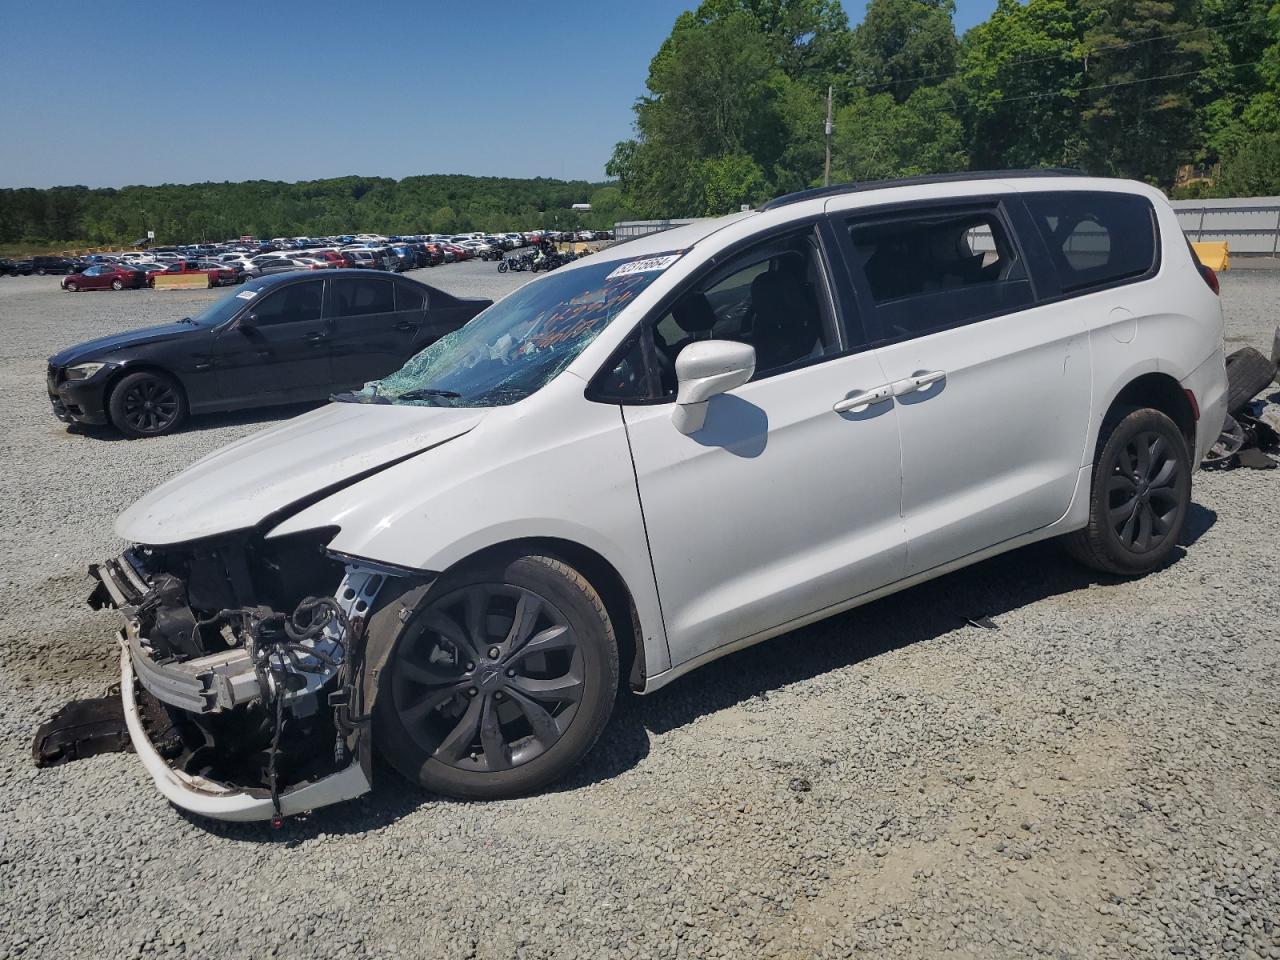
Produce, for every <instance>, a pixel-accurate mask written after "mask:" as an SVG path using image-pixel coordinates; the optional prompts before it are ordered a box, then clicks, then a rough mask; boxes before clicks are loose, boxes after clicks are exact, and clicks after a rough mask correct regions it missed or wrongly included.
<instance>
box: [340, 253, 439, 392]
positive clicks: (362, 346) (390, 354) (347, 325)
mask: <svg viewBox="0 0 1280 960" xmlns="http://www.w3.org/2000/svg"><path fill="white" fill-rule="evenodd" d="M398 292H399V291H398V285H397V284H396V283H395V282H394V281H392V280H391V278H389V277H387V278H383V277H335V278H334V279H333V280H331V281H330V282H329V305H328V308H327V309H328V315H329V317H330V321H331V326H332V328H333V338H334V340H333V377H334V383H335V389H339V390H353V389H356V388H358V387H361V386H363V385H364V384H365V383H367V382H368V381H370V380H377V379H379V378H380V377H385V376H386V375H387V374H389V373H393V372H395V371H396V370H398V369H400V366H401V365H402V364H403V363H404V362H405V360H407V359H409V355H410V354H411V353H412V352H413V344H414V338H415V337H416V336H417V334H418V329H419V326H420V325H421V323H422V300H423V298H422V296H419V297H418V301H417V306H416V309H415V308H414V305H413V304H412V303H410V302H409V301H410V299H411V298H410V297H409V296H408V291H406V292H405V293H402V294H400V297H399V298H398V299H399V300H400V301H404V302H397V293H398ZM400 308H403V309H400Z"/></svg>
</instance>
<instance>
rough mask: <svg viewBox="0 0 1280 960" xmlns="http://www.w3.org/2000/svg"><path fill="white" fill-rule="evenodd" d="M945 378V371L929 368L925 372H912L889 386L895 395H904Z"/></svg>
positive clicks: (926, 387)
mask: <svg viewBox="0 0 1280 960" xmlns="http://www.w3.org/2000/svg"><path fill="white" fill-rule="evenodd" d="M945 379H947V371H945V370H930V371H928V372H927V373H923V372H922V373H914V374H912V375H911V376H909V377H907V378H906V379H905V380H895V381H893V383H891V384H889V386H890V387H891V388H892V389H893V395H894V396H895V397H905V396H906V395H907V394H908V393H915V392H916V391H917V390H927V389H928V388H929V387H931V386H933V385H934V384H935V383H940V382H941V381H943V380H945Z"/></svg>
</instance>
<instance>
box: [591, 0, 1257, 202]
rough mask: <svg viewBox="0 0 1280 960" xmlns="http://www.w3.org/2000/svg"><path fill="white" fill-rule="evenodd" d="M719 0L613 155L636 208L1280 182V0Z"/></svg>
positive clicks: (688, 30)
mask: <svg viewBox="0 0 1280 960" xmlns="http://www.w3.org/2000/svg"><path fill="white" fill-rule="evenodd" d="M954 8H955V5H954V2H953V0H871V2H870V3H869V4H868V7H867V12H866V17H865V19H864V20H863V22H862V23H860V24H858V25H857V26H855V27H852V28H851V27H850V26H849V23H848V19H847V17H846V16H845V13H844V10H843V8H842V7H841V6H840V4H839V2H838V0H704V2H703V3H702V4H701V6H699V7H698V8H697V9H696V10H694V11H690V12H686V13H683V14H681V15H680V16H679V17H678V18H677V20H676V22H675V26H674V28H673V29H672V31H671V35H670V36H669V37H668V38H667V39H666V41H665V42H664V43H663V44H662V46H661V48H660V49H659V50H658V52H657V54H656V55H655V56H654V58H653V60H652V62H651V64H650V66H649V75H648V79H647V89H648V92H647V93H646V95H645V96H643V97H641V98H640V99H639V100H638V101H637V102H636V104H635V130H636V135H635V137H634V138H633V139H630V140H627V141H624V142H622V143H619V144H618V145H617V146H616V148H615V150H614V153H613V157H612V159H611V161H610V162H609V165H608V167H607V171H608V173H609V174H610V175H611V176H612V177H615V178H617V180H618V183H619V186H620V188H621V191H622V201H623V203H624V205H625V208H626V209H627V211H628V212H629V213H632V214H635V215H639V216H646V217H659V216H678V215H697V214H703V215H710V214H718V213H725V212H729V211H733V210H736V209H738V206H739V205H740V204H743V203H757V202H759V201H760V200H762V199H765V198H768V197H770V196H775V195H777V194H779V193H785V192H789V191H792V190H798V189H802V188H804V187H809V186H814V185H817V184H820V183H822V178H823V164H824V159H825V157H824V147H825V141H824V120H825V113H826V97H827V91H828V88H830V89H831V91H832V95H833V101H834V134H833V136H832V151H831V154H832V155H831V179H832V182H841V181H849V180H858V181H864V180H877V179H883V178H888V177H899V176H910V175H913V174H924V173H942V172H954V171H963V170H970V169H1004V168H1018V167H1040V166H1067V167H1076V168H1081V169H1084V170H1087V171H1089V172H1092V173H1097V174H1102V175H1107V176H1122V177H1131V178H1135V179H1139V180H1144V181H1147V182H1149V183H1153V184H1156V185H1158V186H1161V187H1163V188H1165V189H1166V190H1170V191H1171V192H1173V190H1174V187H1175V180H1176V178H1177V171H1178V169H1179V167H1180V166H1182V165H1195V166H1198V167H1204V168H1206V169H1208V170H1210V171H1212V172H1213V174H1214V175H1213V177H1212V181H1211V182H1209V181H1208V180H1205V179H1199V180H1197V181H1195V182H1192V183H1187V182H1186V181H1185V179H1184V185H1183V186H1181V187H1180V188H1179V189H1178V191H1177V192H1178V193H1180V194H1183V195H1195V194H1202V195H1217V196H1248V195H1260V194H1280V3H1276V2H1273V0H1026V2H1022V0H998V3H997V6H996V9H995V11H994V12H993V13H992V15H991V17H990V18H989V19H988V20H986V21H985V22H984V23H981V24H978V25H977V26H975V27H973V28H971V29H970V30H968V31H966V32H965V33H964V34H963V36H957V35H956V33H955V29H954V26H953V20H952V18H953V14H954Z"/></svg>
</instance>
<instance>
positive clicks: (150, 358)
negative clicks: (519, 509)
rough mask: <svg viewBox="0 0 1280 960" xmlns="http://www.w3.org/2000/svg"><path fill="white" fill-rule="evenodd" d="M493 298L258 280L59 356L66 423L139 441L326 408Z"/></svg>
mask: <svg viewBox="0 0 1280 960" xmlns="http://www.w3.org/2000/svg"><path fill="white" fill-rule="evenodd" d="M491 302H492V301H490V300H478V299H477V300H471V299H459V298H457V297H452V296H450V295H449V294H447V293H445V292H444V291H442V290H437V289H435V288H434V287H428V286H426V285H425V284H421V283H417V282H415V281H413V280H409V279H406V278H404V277H392V276H388V275H387V274H385V273H380V272H378V271H373V270H344V271H342V272H341V273H340V274H337V273H335V275H333V276H316V275H315V274H314V273H286V274H278V275H276V276H270V277H262V278H260V279H257V280H250V281H249V282H248V283H246V284H245V285H244V286H243V287H242V288H241V289H240V290H239V291H238V292H237V293H235V294H232V295H230V296H228V297H225V298H224V299H221V300H217V301H215V302H214V303H212V304H210V305H209V307H208V308H207V309H206V310H204V311H203V312H202V313H200V314H197V315H196V316H194V317H185V318H183V319H182V320H178V321H177V322H175V323H170V324H166V325H163V326H159V327H148V328H145V329H142V330H132V331H129V332H128V333H120V334H115V335H114V336H109V337H101V338H99V339H97V340H90V341H88V342H87V343H82V344H79V345H77V346H74V347H69V348H67V349H66V350H63V351H62V352H61V353H57V354H55V355H54V356H52V357H50V358H49V372H48V389H49V400H50V402H51V403H52V404H53V412H54V415H55V416H56V417H57V418H58V419H59V420H61V421H63V422H64V423H87V424H100V425H101V424H111V425H113V426H115V427H116V428H117V429H118V430H120V431H121V432H122V433H124V434H126V435H127V436H130V437H151V436H158V435H159V434H162V433H168V432H169V431H171V430H173V429H174V428H176V427H177V426H178V425H179V424H180V423H182V421H183V420H184V419H186V417H187V415H188V414H193V413H208V412H213V411H219V410H241V409H244V408H247V407H265V406H268V405H271V404H280V403H298V402H303V401H308V400H322V399H324V398H325V397H328V396H329V395H330V394H332V393H336V392H340V391H343V390H351V389H355V388H357V387H359V386H361V385H363V384H364V383H366V382H367V381H369V380H376V379H378V378H380V377H384V376H386V375H387V374H389V373H392V372H393V371H395V370H398V369H399V368H400V367H401V366H403V364H404V362H405V361H406V360H408V359H409V358H410V357H411V356H413V355H414V354H415V353H417V352H418V351H419V350H421V349H423V348H424V347H426V346H428V345H429V344H431V343H434V342H435V341H436V340H438V339H439V338H440V337H442V336H444V335H445V334H446V333H451V332H452V331H454V330H456V329H458V328H459V327H461V326H462V325H463V324H464V323H466V322H467V321H468V320H470V319H471V318H472V317H474V316H475V315H476V314H477V313H479V312H480V311H481V310H483V309H484V308H485V307H487V306H489V304H490V303H491Z"/></svg>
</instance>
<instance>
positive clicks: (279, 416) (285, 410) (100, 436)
mask: <svg viewBox="0 0 1280 960" xmlns="http://www.w3.org/2000/svg"><path fill="white" fill-rule="evenodd" d="M327 402H328V401H327V400H315V401H311V402H309V403H289V404H281V405H280V406H278V407H266V408H263V409H260V410H236V411H234V412H232V413H201V414H197V415H195V416H193V417H190V418H188V420H187V422H186V423H184V424H182V425H181V426H180V427H179V428H178V429H177V430H175V431H173V433H171V434H167V436H171V437H177V436H181V435H182V434H184V433H199V432H200V431H202V430H216V429H218V428H220V427H240V426H252V425H254V424H259V423H263V424H267V423H275V422H277V421H280V420H288V419H290V418H292V417H296V416H298V415H300V414H303V413H306V412H307V411H309V410H314V409H316V408H317V407H321V406H323V405H324V404H325V403H327ZM66 432H67V436H70V437H76V438H83V439H86V440H101V441H104V442H108V443H111V442H116V441H123V442H126V443H134V442H137V443H143V442H145V441H146V440H147V439H148V438H146V437H143V438H141V439H140V440H137V441H134V440H132V439H131V438H129V437H126V436H125V435H124V434H122V433H120V432H119V431H118V430H116V429H115V428H114V427H95V426H91V425H89V424H85V423H73V424H70V425H69V426H68V427H67V431H66Z"/></svg>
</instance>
